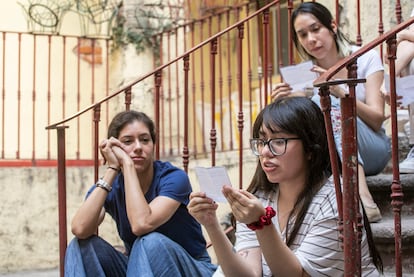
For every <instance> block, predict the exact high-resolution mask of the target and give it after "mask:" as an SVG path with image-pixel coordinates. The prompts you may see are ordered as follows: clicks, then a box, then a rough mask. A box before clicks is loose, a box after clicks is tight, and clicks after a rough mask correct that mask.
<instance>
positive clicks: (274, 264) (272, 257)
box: [256, 224, 307, 277]
mask: <svg viewBox="0 0 414 277" xmlns="http://www.w3.org/2000/svg"><path fill="white" fill-rule="evenodd" d="M256 235H257V239H258V240H259V243H260V247H261V249H262V252H263V255H264V257H265V259H266V262H267V264H268V266H269V267H270V270H271V271H272V273H273V275H274V276H287V277H291V276H307V274H306V273H305V272H304V270H303V268H302V265H301V264H300V263H299V260H298V259H297V257H296V256H295V254H294V253H293V252H292V251H291V250H290V249H289V248H288V247H287V246H286V244H285V243H284V242H283V241H282V239H281V237H280V235H279V234H278V233H277V232H276V229H275V227H274V225H273V224H270V225H267V226H264V227H263V229H261V230H257V231H256Z"/></svg>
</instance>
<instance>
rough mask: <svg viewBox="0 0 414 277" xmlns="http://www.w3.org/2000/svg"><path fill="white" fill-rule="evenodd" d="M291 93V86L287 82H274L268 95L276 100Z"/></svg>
mask: <svg viewBox="0 0 414 277" xmlns="http://www.w3.org/2000/svg"><path fill="white" fill-rule="evenodd" d="M291 93H292V88H291V87H290V85H289V84H287V83H279V84H276V85H275V86H274V87H273V89H272V93H271V95H270V97H271V98H272V101H276V100H277V99H279V98H281V97H285V96H289V95H290V94H291Z"/></svg>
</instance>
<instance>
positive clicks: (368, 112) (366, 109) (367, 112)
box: [356, 100, 385, 132]
mask: <svg viewBox="0 0 414 277" xmlns="http://www.w3.org/2000/svg"><path fill="white" fill-rule="evenodd" d="M356 109H357V115H358V117H359V118H361V120H362V121H364V122H365V123H366V124H367V125H368V126H369V127H370V128H371V129H372V130H374V131H375V132H378V131H379V130H380V129H381V127H382V124H383V122H384V120H385V117H384V113H383V112H377V111H376V109H373V108H371V107H370V106H369V105H367V104H365V103H363V102H361V101H359V100H357V103H356Z"/></svg>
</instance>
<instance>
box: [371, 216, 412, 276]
mask: <svg viewBox="0 0 414 277" xmlns="http://www.w3.org/2000/svg"><path fill="white" fill-rule="evenodd" d="M371 230H372V234H373V237H374V241H375V245H376V247H377V249H378V251H379V253H380V255H381V258H382V261H383V264H384V270H385V271H387V272H391V271H392V270H393V269H394V267H395V246H394V245H395V235H394V234H395V232H394V219H393V218H392V217H385V218H383V219H382V220H381V221H380V222H378V223H371ZM401 239H402V243H401V252H402V255H401V263H402V268H403V273H404V274H403V275H404V276H408V275H406V274H413V275H414V218H412V217H408V216H403V217H402V218H401Z"/></svg>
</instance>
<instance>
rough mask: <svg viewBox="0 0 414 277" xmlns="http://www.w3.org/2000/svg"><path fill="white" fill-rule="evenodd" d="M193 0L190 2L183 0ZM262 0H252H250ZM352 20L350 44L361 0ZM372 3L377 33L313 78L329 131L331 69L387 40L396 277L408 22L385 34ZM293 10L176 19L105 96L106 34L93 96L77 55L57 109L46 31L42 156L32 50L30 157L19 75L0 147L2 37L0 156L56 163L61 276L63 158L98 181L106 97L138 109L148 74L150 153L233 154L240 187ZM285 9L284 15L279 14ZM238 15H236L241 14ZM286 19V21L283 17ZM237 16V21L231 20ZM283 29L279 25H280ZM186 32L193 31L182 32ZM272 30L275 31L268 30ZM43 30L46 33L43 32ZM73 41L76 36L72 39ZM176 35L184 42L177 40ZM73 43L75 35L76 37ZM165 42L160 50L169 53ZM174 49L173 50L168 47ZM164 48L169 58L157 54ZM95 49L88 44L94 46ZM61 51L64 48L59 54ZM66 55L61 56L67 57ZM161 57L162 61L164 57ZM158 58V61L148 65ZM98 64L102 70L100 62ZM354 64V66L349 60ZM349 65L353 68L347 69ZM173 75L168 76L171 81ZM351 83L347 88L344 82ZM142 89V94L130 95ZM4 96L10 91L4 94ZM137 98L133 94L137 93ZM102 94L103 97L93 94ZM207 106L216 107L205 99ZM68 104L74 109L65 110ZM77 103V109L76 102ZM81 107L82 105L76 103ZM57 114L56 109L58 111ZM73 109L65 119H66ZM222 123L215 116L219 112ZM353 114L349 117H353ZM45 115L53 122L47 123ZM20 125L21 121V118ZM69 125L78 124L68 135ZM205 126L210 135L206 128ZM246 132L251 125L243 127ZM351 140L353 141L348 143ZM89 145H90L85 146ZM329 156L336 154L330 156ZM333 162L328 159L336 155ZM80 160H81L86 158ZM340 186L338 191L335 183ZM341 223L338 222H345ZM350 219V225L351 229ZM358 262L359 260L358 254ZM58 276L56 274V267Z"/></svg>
mask: <svg viewBox="0 0 414 277" xmlns="http://www.w3.org/2000/svg"><path fill="white" fill-rule="evenodd" d="M189 2H191V1H189ZM257 2H259V1H257ZM333 2H335V3H334V4H333V7H334V9H335V14H336V15H337V18H339V14H340V13H339V5H338V1H333ZM357 3H358V5H357V11H356V14H357V18H358V20H357V24H356V31H355V41H356V43H357V44H362V35H361V26H363V24H361V19H362V18H361V16H360V12H361V11H360V9H361V7H360V1H357ZM378 3H379V23H378V33H379V35H380V37H379V38H377V39H375V40H373V41H372V42H370V43H368V44H367V45H365V46H364V47H363V48H361V50H360V51H358V52H356V53H354V54H353V55H352V56H350V57H348V58H346V59H344V60H343V61H341V62H339V63H338V64H337V65H336V66H335V67H333V68H331V69H330V70H329V71H328V72H327V73H326V74H324V75H323V76H321V77H320V78H319V79H318V81H317V83H318V86H320V87H321V95H322V105H323V109H324V111H325V118H326V119H327V121H326V122H327V127H328V128H327V130H328V132H329V133H330V130H331V128H329V112H328V113H327V112H326V111H328V110H329V105H328V104H329V103H328V101H327V97H328V94H329V92H328V91H329V90H328V87H329V85H330V84H333V82H338V81H330V78H331V77H332V76H333V75H334V74H335V73H336V72H338V71H339V70H340V69H341V68H343V67H347V66H350V65H352V64H353V63H355V61H356V59H357V58H358V57H359V56H360V55H362V54H363V53H365V52H366V51H368V50H369V49H372V48H376V47H378V48H379V49H380V51H381V53H382V44H383V43H384V42H388V47H389V51H388V53H389V56H388V58H389V65H390V75H391V110H392V113H391V120H392V136H393V139H392V142H393V145H392V147H393V148H392V149H393V176H394V181H393V184H392V187H391V189H392V195H391V197H392V205H393V208H394V217H395V247H396V249H395V250H396V251H395V253H396V258H395V263H396V275H397V276H401V274H402V273H401V248H400V247H401V218H400V214H401V206H402V204H403V202H402V196H403V194H402V188H401V184H400V181H399V172H398V145H397V141H398V140H397V138H396V135H397V129H396V112H395V109H396V103H395V74H393V71H394V59H395V41H394V40H393V38H394V36H395V34H396V33H397V32H398V31H399V30H402V29H403V28H405V27H406V26H408V25H409V24H410V23H412V21H406V22H404V23H403V24H401V25H398V26H397V27H394V28H393V29H392V31H390V32H387V33H386V34H383V30H384V26H383V18H382V10H383V9H382V1H378ZM293 9H294V1H292V0H289V1H287V5H286V4H284V5H282V4H281V3H280V1H274V2H272V3H270V4H268V5H267V6H265V7H263V8H259V7H257V6H255V5H251V4H248V3H245V4H242V5H240V6H237V7H231V8H229V7H225V8H223V9H222V10H220V12H217V13H214V14H210V15H207V16H205V17H203V18H201V19H198V20H195V21H191V22H190V23H186V24H182V25H180V26H179V27H177V28H176V29H174V30H171V31H170V32H167V33H164V34H160V41H161V42H162V43H161V44H160V45H161V46H160V50H159V52H160V56H161V57H162V58H161V61H162V63H161V65H160V66H158V67H156V68H155V69H154V70H153V71H150V72H149V73H147V74H145V75H143V76H141V77H139V78H137V79H135V80H134V81H132V82H130V83H128V84H127V85H125V86H123V87H122V88H120V89H117V90H114V91H113V93H111V94H109V93H108V91H110V89H109V84H108V80H109V77H108V76H109V73H108V72H109V70H108V68H109V62H108V61H109V58H108V56H109V51H108V49H109V46H108V43H109V42H108V41H103V42H101V43H102V45H104V49H103V50H104V52H103V53H104V55H103V56H102V61H103V65H102V66H101V68H98V67H97V65H96V62H95V60H94V59H95V58H96V57H95V56H91V57H90V58H91V60H90V61H91V62H92V63H91V67H90V71H88V72H89V73H88V74H89V77H90V80H91V81H90V82H89V83H87V84H89V85H86V86H87V88H88V89H89V90H90V91H92V93H90V94H86V95H87V97H90V98H89V99H88V100H90V101H86V103H88V104H85V100H84V99H83V98H84V97H85V94H84V90H83V89H84V87H85V84H84V83H83V82H82V80H83V79H82V77H85V76H81V74H80V72H82V71H81V70H79V67H81V66H83V63H82V57H81V56H80V54H78V57H77V60H78V63H77V67H78V69H77V70H75V72H77V74H78V75H77V78H76V82H77V88H78V89H77V91H75V92H72V93H76V94H77V101H76V103H75V105H74V104H73V103H67V105H64V104H62V103H61V105H62V106H59V107H61V109H59V112H56V110H54V109H55V108H56V107H55V106H54V103H55V102H53V101H51V99H53V97H54V96H55V93H56V89H55V88H54V87H53V85H52V84H53V83H52V81H53V80H54V79H55V78H56V77H55V76H54V75H53V73H54V71H56V70H53V64H54V62H53V58H54V55H52V54H51V53H52V49H53V40H54V39H55V38H54V37H52V36H46V42H45V43H46V45H47V47H46V48H44V49H42V50H43V51H46V50H45V49H47V51H46V53H47V57H48V58H47V59H46V62H42V64H46V67H45V69H44V71H45V72H46V74H45V76H46V82H45V83H46V89H45V91H46V94H45V95H46V96H45V98H44V101H46V103H47V104H46V105H45V106H46V113H45V115H44V116H43V117H45V118H46V121H45V122H46V123H45V124H44V125H48V127H47V129H48V130H52V129H56V130H57V135H56V139H57V145H58V148H57V152H56V153H54V152H53V149H51V147H50V145H52V142H51V138H52V137H53V136H54V135H53V134H51V133H52V132H47V139H46V142H47V147H45V148H46V152H45V153H41V152H40V151H39V150H37V149H40V148H41V147H37V146H36V145H37V144H38V141H36V137H37V136H36V134H37V133H36V132H38V131H37V130H38V129H39V123H38V120H37V118H38V117H39V115H38V113H37V111H36V109H38V108H37V105H36V101H43V99H42V100H39V96H40V95H39V90H38V89H37V86H38V82H39V81H37V80H38V78H37V77H38V76H37V75H36V72H37V71H38V70H36V69H37V67H38V66H39V64H40V63H39V62H38V61H36V58H35V57H36V54H34V55H33V57H34V58H33V62H32V63H31V64H32V67H33V73H32V74H33V78H32V80H33V81H32V97H33V100H34V101H33V108H32V114H31V115H32V116H31V121H32V128H33V130H35V131H33V134H32V136H31V137H32V138H33V139H32V143H31V144H32V146H33V147H32V148H31V151H29V152H30V153H31V155H28V156H27V155H26V156H23V155H22V148H21V140H22V137H23V136H25V134H22V130H23V129H24V128H23V126H22V122H23V119H22V117H23V111H22V110H24V109H23V107H22V105H21V104H19V103H20V99H21V97H22V94H21V92H22V88H21V87H20V84H21V83H23V82H22V80H20V79H18V81H17V82H16V83H17V84H18V85H17V87H16V88H15V90H16V91H17V97H16V107H17V111H18V112H17V116H15V118H17V121H16V122H17V123H16V126H17V127H18V129H17V130H16V132H17V134H16V138H17V144H16V146H13V149H14V151H13V152H14V153H15V155H14V154H12V156H10V153H5V150H6V143H7V140H6V138H5V131H4V126H6V123H5V120H8V117H7V116H6V115H5V105H6V104H5V103H6V100H7V98H8V97H9V96H8V95H9V94H8V92H7V84H6V79H7V78H6V77H5V74H6V68H5V64H6V63H5V62H4V61H5V60H6V58H5V57H6V56H7V53H8V52H7V47H6V45H7V43H6V42H5V41H7V39H8V36H9V34H6V33H2V34H3V47H2V53H3V64H2V65H3V70H2V74H3V78H2V83H3V85H2V92H3V101H2V105H3V107H2V108H3V109H2V111H3V115H2V127H3V132H2V140H1V141H2V145H1V159H2V161H1V162H4V160H8V159H10V160H11V159H13V160H24V159H28V160H29V161H31V165H39V164H42V162H43V163H46V162H45V161H52V162H53V161H56V160H55V159H57V164H58V182H59V192H58V193H59V199H58V201H59V219H60V220H59V234H60V261H61V273H62V269H63V268H62V266H63V257H64V251H65V249H66V243H67V238H66V230H67V229H66V172H65V166H67V165H68V160H69V161H70V160H72V161H73V160H75V161H79V160H86V161H88V162H89V163H93V165H94V168H95V169H94V170H95V178H96V179H97V178H98V166H99V163H100V160H99V155H98V148H97V145H98V140H99V138H100V137H102V134H103V131H104V128H106V126H107V125H108V124H107V123H108V119H109V118H110V116H111V113H115V112H116V111H117V109H116V108H114V109H112V108H111V109H110V108H109V107H112V105H113V103H114V102H116V101H118V102H119V101H120V99H119V98H120V97H122V96H123V101H124V102H125V105H124V106H123V107H122V109H131V108H137V104H136V102H137V101H136V99H139V98H140V97H142V95H143V94H142V92H138V91H140V89H139V85H140V84H142V83H144V82H148V80H150V78H153V80H151V82H153V86H152V87H153V89H152V92H153V93H152V95H153V97H154V100H153V103H154V112H153V114H151V116H152V117H153V118H154V119H155V122H156V125H157V129H158V130H159V134H160V143H159V145H158V147H157V149H156V151H157V152H156V155H157V158H160V157H163V158H168V157H171V156H177V155H180V156H181V157H182V160H183V168H184V169H185V170H188V165H189V163H190V160H191V159H197V158H199V157H209V158H210V160H211V165H215V164H216V162H217V161H216V154H217V153H218V152H226V151H236V153H237V155H238V161H239V165H240V166H239V186H240V187H242V186H243V184H242V180H243V167H242V165H243V149H245V148H247V144H246V141H247V140H246V138H247V137H249V134H250V127H251V125H252V121H253V120H254V117H255V114H256V113H257V111H258V110H260V109H261V108H262V107H263V106H264V105H266V103H267V101H268V95H269V88H270V87H271V85H272V82H275V81H279V79H278V78H279V77H278V75H277V74H278V71H277V69H278V68H279V67H280V66H282V65H285V64H290V63H294V62H295V52H294V51H293V44H292V40H291V39H290V38H291V35H290V32H291V30H287V31H286V30H285V29H288V27H287V26H289V24H286V23H285V22H286V21H282V19H281V18H282V15H281V14H282V13H283V12H285V18H287V20H290V14H291V12H292V10H293ZM282 11H283V12H282ZM395 14H396V16H397V22H400V21H401V6H400V4H399V1H396V7H395ZM242 17H243V18H244V19H242V20H240V18H242ZM285 20H286V19H285ZM233 22H236V23H233ZM282 27H283V28H282ZM282 31H285V36H283V35H282ZM188 34H190V35H188ZM272 34H273V36H272ZM26 35H28V34H22V33H18V34H17V36H16V37H17V39H18V40H19V43H18V45H19V48H18V53H19V54H18V55H17V57H18V62H17V63H16V64H17V65H19V67H18V71H17V72H18V74H17V76H18V78H20V76H22V74H20V72H21V70H22V66H21V65H22V64H23V62H22V59H23V56H22V55H21V54H20V53H21V48H22V45H23V44H21V42H20V41H21V38H22V37H25V36H26ZM42 37H43V36H42ZM37 39H38V36H37V35H35V36H33V40H34V42H36V40H37ZM69 40H72V38H70V37H67V38H65V37H63V43H62V44H63V45H64V48H63V49H61V51H62V53H66V52H67V48H69V46H68V47H66V45H68V41H69ZM76 40H80V39H79V38H76ZM94 41H95V40H92V43H91V45H92V46H94V45H96V44H95V42H94ZM181 41H183V42H184V43H183V44H180V43H179V42H181ZM79 43H80V42H79ZM33 45H34V46H33V48H34V53H36V51H39V48H41V46H37V44H36V43H33ZM166 49H167V50H166ZM172 49H174V50H172ZM165 51H166V52H167V56H164V55H163V53H164V52H165ZM92 52H93V53H95V52H94V51H92ZM62 57H65V54H62ZM66 57H67V56H66ZM164 59H166V60H167V61H164ZM66 63H67V60H66V59H65V58H63V59H62V64H63V67H62V68H63V69H62V70H61V73H60V74H61V76H62V77H61V78H60V79H61V80H62V81H61V84H63V85H62V88H61V91H62V93H60V94H59V98H60V99H61V100H60V101H59V103H60V102H63V103H66V99H67V97H66V95H67V94H68V93H70V92H68V91H66V90H65V86H64V84H65V83H67V82H69V80H68V78H69V77H68V75H67V74H66V73H67V71H68V69H67V67H66V66H65V65H66ZM154 64H156V63H154ZM102 67H103V68H102ZM350 68H352V67H350ZM98 69H99V71H100V74H102V75H100V76H101V77H99V78H98V79H99V80H101V81H102V80H105V81H104V86H103V91H104V93H103V95H97V94H95V91H96V90H97V89H96V87H95V86H96V80H95V76H96V74H97V72H96V70H98ZM353 70H355V69H353ZM353 74H354V71H352V70H351V71H350V73H349V76H350V77H353V76H354V75H353ZM173 80H175V81H174V82H175V83H174V82H173ZM354 81H355V80H352V78H351V79H350V80H344V81H343V82H344V83H349V84H352V83H353V82H354ZM351 88H352V86H351ZM137 94H140V95H137ZM6 96H7V97H6ZM135 97H136V98H135ZM97 99H100V100H97ZM343 102H344V104H343V106H344V111H343V113H344V115H345V116H346V117H349V118H351V119H355V113H354V105H355V102H354V96H353V90H352V89H351V91H350V95H349V97H347V98H346V99H345V100H344V101H343ZM212 103H214V104H212ZM69 106H72V107H71V108H74V109H75V111H77V112H75V113H74V111H73V110H69V108H68V107H69ZM73 106H74V107H73ZM84 106H86V108H83V109H82V107H84ZM59 113H60V115H59ZM68 114H72V115H71V116H67V115H68ZM56 115H59V118H64V119H63V120H60V121H56V120H55V119H52V117H53V116H56ZM218 117H219V118H220V119H221V120H220V121H218V120H217V118H218ZM91 121H92V131H91V129H90V128H87V129H86V130H87V131H86V132H87V134H85V133H83V135H86V137H87V139H84V138H83V139H82V140H84V141H90V142H91V147H89V149H93V150H92V151H90V153H86V154H84V153H82V154H81V145H82V143H84V141H82V142H81V141H80V140H81V139H80V138H81V136H80V134H81V133H82V132H81V130H84V129H83V126H84V125H85V124H89V125H90V122H91ZM351 121H352V120H351ZM50 122H55V123H53V124H51V123H50ZM25 124H26V121H25ZM72 129H75V130H74V131H73V132H72ZM205 130H209V132H205ZM246 131H248V132H246ZM344 131H345V132H349V134H350V135H349V136H346V137H349V138H352V137H354V135H352V134H353V133H352V132H354V126H352V125H351V126H350V127H349V129H347V130H344ZM68 142H70V144H71V147H70V148H68V149H67V148H66V147H65V145H66V143H68ZM208 142H209V143H208ZM353 144H354V145H355V143H353ZM344 145H352V142H348V143H345V144H344ZM86 148H88V147H86ZM330 148H331V154H332V155H333V153H335V149H334V145H333V140H330ZM355 151H356V150H355V148H351V149H348V148H346V147H345V148H344V157H346V156H348V155H351V156H353V155H355ZM332 157H333V156H332ZM334 160H336V159H334V158H333V159H332V161H333V162H334ZM88 162H86V163H88ZM337 167H338V165H337V164H336V165H335V164H334V163H333V169H334V176H335V183H336V184H337V187H339V185H338V184H339V173H338V172H339V170H338V169H337ZM355 172H356V170H355V168H353V167H347V168H346V170H343V174H344V176H343V177H344V179H343V180H344V189H343V194H342V193H338V199H339V200H338V202H339V203H342V200H343V203H344V204H343V205H339V211H340V216H341V219H346V220H347V222H350V223H352V224H355V225H352V224H348V223H347V224H345V225H343V226H342V227H343V235H344V250H345V255H346V257H351V258H346V259H345V260H346V276H354V275H358V270H359V269H358V262H357V259H358V255H359V254H358V249H359V248H358V244H357V242H358V239H356V238H358V236H359V235H358V232H360V229H357V230H356V231H355V230H354V229H351V227H352V226H360V215H356V216H355V217H350V215H349V214H348V211H349V210H350V209H352V210H355V209H356V207H354V206H353V203H355V202H356V201H354V199H355V197H356V193H357V192H356V191H354V190H351V189H350V188H355V187H357V184H355V183H353V182H355V181H354V180H356V179H357V178H355V176H354V174H355ZM338 191H340V190H339V189H338ZM342 222H344V221H342ZM351 225H352V226H351ZM355 259H356V260H355ZM62 275H63V274H62Z"/></svg>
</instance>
